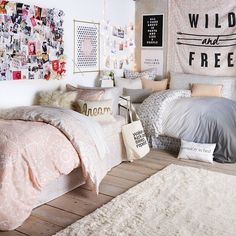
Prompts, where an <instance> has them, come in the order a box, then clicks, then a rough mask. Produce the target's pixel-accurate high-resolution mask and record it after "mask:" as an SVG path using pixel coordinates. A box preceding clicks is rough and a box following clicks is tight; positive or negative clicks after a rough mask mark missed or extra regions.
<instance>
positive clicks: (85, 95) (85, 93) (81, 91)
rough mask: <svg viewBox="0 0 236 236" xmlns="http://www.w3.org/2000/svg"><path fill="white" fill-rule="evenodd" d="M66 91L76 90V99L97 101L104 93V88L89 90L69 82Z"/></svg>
mask: <svg viewBox="0 0 236 236" xmlns="http://www.w3.org/2000/svg"><path fill="white" fill-rule="evenodd" d="M66 91H68V92H71V91H76V92H77V93H78V96H77V98H76V100H78V99H80V100H87V101H98V100H101V99H102V98H103V95H104V92H105V91H104V89H96V90H91V89H87V88H76V87H74V86H72V85H70V84H67V85H66Z"/></svg>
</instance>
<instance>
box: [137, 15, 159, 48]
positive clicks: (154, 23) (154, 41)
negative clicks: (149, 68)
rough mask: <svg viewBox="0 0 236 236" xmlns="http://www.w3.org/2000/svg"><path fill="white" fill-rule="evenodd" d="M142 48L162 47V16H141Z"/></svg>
mask: <svg viewBox="0 0 236 236" xmlns="http://www.w3.org/2000/svg"><path fill="white" fill-rule="evenodd" d="M142 47H159V48H161V47H163V15H143V24H142Z"/></svg>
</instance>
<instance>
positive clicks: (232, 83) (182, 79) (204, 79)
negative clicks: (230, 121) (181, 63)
mask: <svg viewBox="0 0 236 236" xmlns="http://www.w3.org/2000/svg"><path fill="white" fill-rule="evenodd" d="M170 77H171V79H170V89H190V88H191V84H193V83H200V84H216V85H218V84H221V85H223V88H222V97H225V98H229V99H233V100H235V91H236V90H235V88H236V77H229V76H228V77H227V76H207V75H194V74H183V73H174V72H171V74H170Z"/></svg>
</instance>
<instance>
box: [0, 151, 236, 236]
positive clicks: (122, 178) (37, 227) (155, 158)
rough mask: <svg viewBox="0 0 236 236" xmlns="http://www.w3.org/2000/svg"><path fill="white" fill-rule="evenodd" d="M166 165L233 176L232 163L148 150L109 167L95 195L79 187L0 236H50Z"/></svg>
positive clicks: (235, 165)
mask: <svg viewBox="0 0 236 236" xmlns="http://www.w3.org/2000/svg"><path fill="white" fill-rule="evenodd" d="M170 164H177V165H187V166H193V167H197V168H204V169H209V170H212V171H218V172H222V173H226V174H230V175H236V164H219V163H214V164H213V165H211V164H207V163H203V162H194V161H180V160H178V159H176V157H175V156H174V155H172V154H168V153H167V152H165V151H156V150H152V151H151V152H150V154H148V155H147V156H146V157H145V158H143V159H141V160H137V161H135V162H133V163H122V164H121V165H119V166H117V167H115V168H113V169H112V170H111V171H110V172H109V173H108V175H107V176H106V177H105V178H104V180H103V181H102V183H101V186H100V194H99V195H98V196H96V195H95V194H94V193H92V192H91V191H89V190H88V189H87V188H86V187H85V186H82V187H79V188H77V189H75V190H73V191H71V192H69V193H67V194H65V195H63V196H61V197H59V198H57V199H55V200H53V201H51V202H49V203H47V204H45V205H42V206H40V207H38V208H36V209H35V210H33V212H32V214H31V216H30V217H29V219H28V220H26V222H25V223H24V224H23V225H22V226H21V227H19V228H18V229H17V230H15V231H12V232H0V235H1V236H23V235H33V236H38V235H41V236H46V235H52V234H54V233H56V232H58V231H59V230H61V229H63V228H65V227H66V226H68V225H70V224H72V223H73V222H75V221H77V220H79V219H81V218H82V217H83V216H85V215H87V214H89V213H91V212H92V211H94V210H95V209H96V208H98V207H101V206H102V205H103V204H105V203H107V202H109V201H110V200H111V199H112V198H114V197H115V196H117V195H119V194H121V193H123V192H125V191H126V190H128V189H129V188H131V187H133V186H135V185H136V184H138V183H140V182H142V181H143V180H145V179H146V178H148V177H149V176H151V175H153V174H154V173H157V172H158V171H160V170H161V169H163V168H165V167H166V166H168V165H170Z"/></svg>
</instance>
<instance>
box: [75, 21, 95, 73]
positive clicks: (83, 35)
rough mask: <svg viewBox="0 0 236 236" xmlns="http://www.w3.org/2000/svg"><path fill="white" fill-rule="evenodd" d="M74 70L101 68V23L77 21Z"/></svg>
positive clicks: (86, 70) (85, 70) (83, 70)
mask: <svg viewBox="0 0 236 236" xmlns="http://www.w3.org/2000/svg"><path fill="white" fill-rule="evenodd" d="M74 24H75V26H74V29H75V35H74V36H75V39H74V40H75V45H74V46H75V48H74V52H75V55H74V63H75V65H74V72H75V73H76V72H89V71H97V70H99V24H97V23H90V22H83V21H75V22H74Z"/></svg>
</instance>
